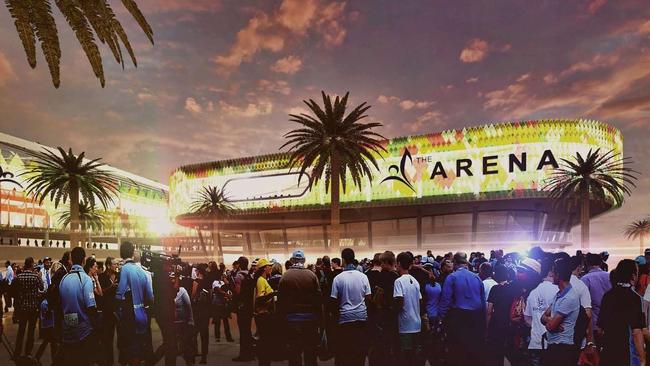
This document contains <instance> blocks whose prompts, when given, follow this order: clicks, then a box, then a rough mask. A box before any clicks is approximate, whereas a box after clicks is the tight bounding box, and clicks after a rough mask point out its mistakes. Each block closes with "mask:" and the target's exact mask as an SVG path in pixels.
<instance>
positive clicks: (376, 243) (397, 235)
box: [372, 218, 417, 249]
mask: <svg viewBox="0 0 650 366" xmlns="http://www.w3.org/2000/svg"><path fill="white" fill-rule="evenodd" d="M372 244H373V247H382V248H411V249H413V248H415V247H416V245H417V219H416V218H407V219H399V220H381V221H373V222H372Z"/></svg>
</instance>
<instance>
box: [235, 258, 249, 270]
mask: <svg viewBox="0 0 650 366" xmlns="http://www.w3.org/2000/svg"><path fill="white" fill-rule="evenodd" d="M235 263H237V264H238V265H239V269H240V270H242V271H248V258H246V257H243V256H242V257H239V259H237V262H235Z"/></svg>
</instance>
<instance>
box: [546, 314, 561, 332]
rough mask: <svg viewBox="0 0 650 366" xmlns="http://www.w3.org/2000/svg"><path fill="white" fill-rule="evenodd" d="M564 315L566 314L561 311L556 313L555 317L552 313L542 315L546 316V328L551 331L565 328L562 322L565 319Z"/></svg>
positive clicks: (559, 330)
mask: <svg viewBox="0 0 650 366" xmlns="http://www.w3.org/2000/svg"><path fill="white" fill-rule="evenodd" d="M564 317H565V316H564V315H562V314H560V313H557V314H555V316H553V317H551V316H550V314H549V315H548V316H547V315H546V314H544V315H543V316H542V318H544V321H543V322H542V323H543V324H545V325H546V330H547V331H549V332H551V333H556V332H561V331H562V330H563V328H562V322H563V321H564Z"/></svg>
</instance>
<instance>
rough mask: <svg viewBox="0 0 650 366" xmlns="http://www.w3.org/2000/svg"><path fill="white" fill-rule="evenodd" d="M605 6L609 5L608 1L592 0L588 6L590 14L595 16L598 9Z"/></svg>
mask: <svg viewBox="0 0 650 366" xmlns="http://www.w3.org/2000/svg"><path fill="white" fill-rule="evenodd" d="M605 4H607V0H592V1H591V2H589V5H587V11H588V12H589V14H595V13H596V12H597V11H598V9H600V8H602V7H603V6H604V5H605Z"/></svg>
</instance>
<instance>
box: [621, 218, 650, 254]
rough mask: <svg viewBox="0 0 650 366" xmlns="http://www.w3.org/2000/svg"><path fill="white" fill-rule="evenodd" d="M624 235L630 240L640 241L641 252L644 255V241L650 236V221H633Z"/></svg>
mask: <svg viewBox="0 0 650 366" xmlns="http://www.w3.org/2000/svg"><path fill="white" fill-rule="evenodd" d="M624 234H625V236H626V237H627V238H628V239H630V240H635V239H639V252H640V253H641V254H643V251H644V249H643V246H644V239H645V237H646V236H648V235H650V219H643V220H637V221H633V222H632V223H631V224H629V225H628V226H627V227H626V228H625V231H624Z"/></svg>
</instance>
